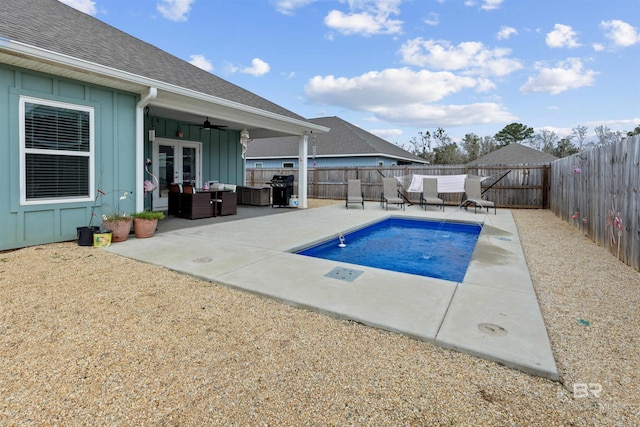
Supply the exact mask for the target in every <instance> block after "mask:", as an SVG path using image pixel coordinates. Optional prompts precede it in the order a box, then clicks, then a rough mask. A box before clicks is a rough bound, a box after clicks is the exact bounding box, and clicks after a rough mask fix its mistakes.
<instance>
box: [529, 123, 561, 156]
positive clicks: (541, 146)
mask: <svg viewBox="0 0 640 427" xmlns="http://www.w3.org/2000/svg"><path fill="white" fill-rule="evenodd" d="M532 141H533V143H532V145H533V148H535V149H536V150H540V151H544V152H545V153H549V154H550V153H551V152H552V151H553V149H554V148H555V145H556V142H557V141H558V135H557V134H556V133H555V132H554V131H552V130H549V129H542V130H541V131H540V133H538V134H536V135H535V136H534V137H533V139H532Z"/></svg>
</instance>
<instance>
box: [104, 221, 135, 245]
mask: <svg viewBox="0 0 640 427" xmlns="http://www.w3.org/2000/svg"><path fill="white" fill-rule="evenodd" d="M132 222H133V218H128V219H126V220H117V221H102V228H103V229H105V230H111V241H112V242H124V241H125V240H127V237H129V233H130V232H131V223H132Z"/></svg>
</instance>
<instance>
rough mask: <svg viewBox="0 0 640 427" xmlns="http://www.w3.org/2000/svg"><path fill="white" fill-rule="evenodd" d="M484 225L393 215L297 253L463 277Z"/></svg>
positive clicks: (422, 273) (443, 276) (450, 277)
mask: <svg viewBox="0 0 640 427" xmlns="http://www.w3.org/2000/svg"><path fill="white" fill-rule="evenodd" d="M480 231H481V227H480V226H479V225H477V224H461V223H453V222H439V221H428V220H419V219H406V218H388V219H385V220H383V221H380V222H377V223H375V224H373V225H370V226H368V227H365V228H362V229H360V230H356V231H354V232H352V233H349V234H345V235H344V243H345V244H346V247H344V248H341V247H339V246H338V244H339V243H340V241H339V239H338V238H336V239H332V240H330V241H327V242H324V243H321V244H318V245H315V246H312V247H309V248H306V249H303V250H301V251H298V252H296V253H298V254H300V255H306V256H311V257H316V258H323V259H328V260H333V261H340V262H347V263H350V264H358V265H364V266H367V267H375V268H382V269H385V270H391V271H399V272H402V273H409V274H416V275H419V276H428V277H435V278H438V279H444V280H451V281H455V282H461V281H462V279H463V278H464V275H465V273H466V271H467V267H468V266H469V260H470V259H471V254H472V253H473V249H474V248H475V246H476V242H477V241H478V235H479V234H480Z"/></svg>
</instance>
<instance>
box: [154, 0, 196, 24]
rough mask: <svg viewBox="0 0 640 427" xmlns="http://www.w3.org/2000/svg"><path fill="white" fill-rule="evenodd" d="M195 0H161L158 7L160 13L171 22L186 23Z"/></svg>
mask: <svg viewBox="0 0 640 427" xmlns="http://www.w3.org/2000/svg"><path fill="white" fill-rule="evenodd" d="M194 1H195V0H160V3H158V4H157V5H156V9H157V10H158V12H160V13H161V14H162V16H164V17H165V18H167V19H168V20H170V21H177V22H179V21H186V20H187V15H188V14H189V11H190V10H191V3H193V2H194Z"/></svg>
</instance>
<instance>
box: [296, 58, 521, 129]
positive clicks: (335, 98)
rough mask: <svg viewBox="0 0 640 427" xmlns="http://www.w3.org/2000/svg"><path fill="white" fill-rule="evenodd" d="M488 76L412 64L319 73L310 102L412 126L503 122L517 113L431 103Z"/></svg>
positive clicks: (480, 85)
mask: <svg viewBox="0 0 640 427" xmlns="http://www.w3.org/2000/svg"><path fill="white" fill-rule="evenodd" d="M484 85H486V81H485V80H483V79H474V78H471V77H464V76H457V75H455V74H453V73H450V72H446V71H440V72H431V71H427V70H422V71H413V70H410V69H408V68H401V69H386V70H383V71H380V72H376V71H371V72H369V73H365V74H362V75H360V76H356V77H353V78H346V77H334V76H325V77H323V76H316V77H314V78H312V79H311V80H310V81H309V82H308V83H307V85H306V86H305V94H306V96H307V99H308V100H309V101H310V102H313V103H318V104H329V105H335V106H339V107H341V108H345V109H352V110H358V111H365V112H369V113H372V114H374V115H375V117H376V118H377V119H379V120H382V121H387V122H391V123H397V124H402V125H411V126H418V127H423V126H444V125H448V126H460V125H465V124H485V123H502V122H504V121H508V120H511V119H513V116H512V115H511V114H510V113H508V112H506V111H504V110H502V108H501V107H500V106H499V105H498V104H495V103H480V104H471V105H448V106H447V105H431V104H429V103H431V102H436V101H439V100H441V99H443V98H444V97H446V96H448V95H452V94H455V93H458V92H460V91H462V90H465V89H476V90H478V89H482V88H483V86H484Z"/></svg>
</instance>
